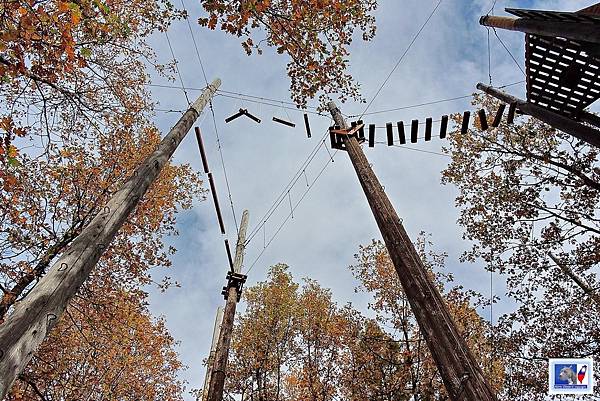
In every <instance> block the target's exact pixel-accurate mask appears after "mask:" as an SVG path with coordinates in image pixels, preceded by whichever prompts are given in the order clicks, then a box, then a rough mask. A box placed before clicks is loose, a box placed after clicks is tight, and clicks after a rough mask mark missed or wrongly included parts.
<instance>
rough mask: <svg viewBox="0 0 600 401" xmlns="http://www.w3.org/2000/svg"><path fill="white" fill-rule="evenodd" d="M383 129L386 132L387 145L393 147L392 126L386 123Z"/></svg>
mask: <svg viewBox="0 0 600 401" xmlns="http://www.w3.org/2000/svg"><path fill="white" fill-rule="evenodd" d="M385 129H386V131H387V144H388V146H393V145H394V126H393V125H392V123H387V124H386V125H385Z"/></svg>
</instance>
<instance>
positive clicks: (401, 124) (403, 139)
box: [397, 121, 406, 145]
mask: <svg viewBox="0 0 600 401" xmlns="http://www.w3.org/2000/svg"><path fill="white" fill-rule="evenodd" d="M397 125H398V138H399V139H400V145H405V144H406V135H405V134H404V121H398V124H397Z"/></svg>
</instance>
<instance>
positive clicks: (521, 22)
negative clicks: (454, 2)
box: [479, 15, 600, 43]
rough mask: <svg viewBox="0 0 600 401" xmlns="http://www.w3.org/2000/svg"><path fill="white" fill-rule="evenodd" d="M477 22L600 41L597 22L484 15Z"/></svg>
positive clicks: (513, 29)
mask: <svg viewBox="0 0 600 401" xmlns="http://www.w3.org/2000/svg"><path fill="white" fill-rule="evenodd" d="M479 24H481V25H483V26H489V27H494V28H500V29H508V30H510V31H520V32H525V33H532V34H535V35H540V36H550V37H557V36H558V37H561V38H567V39H572V40H577V41H583V42H593V43H600V29H598V24H597V23H582V22H562V21H540V20H533V19H527V18H514V17H498V16H495V15H484V16H483V17H481V18H480V19H479Z"/></svg>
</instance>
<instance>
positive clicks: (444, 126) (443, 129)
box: [440, 116, 448, 139]
mask: <svg viewBox="0 0 600 401" xmlns="http://www.w3.org/2000/svg"><path fill="white" fill-rule="evenodd" d="M447 131H448V116H442V122H441V123H440V139H444V138H446V132H447Z"/></svg>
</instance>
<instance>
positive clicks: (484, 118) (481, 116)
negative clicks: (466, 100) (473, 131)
mask: <svg viewBox="0 0 600 401" xmlns="http://www.w3.org/2000/svg"><path fill="white" fill-rule="evenodd" d="M477 114H478V115H479V125H480V126H481V130H482V131H487V130H488V128H489V126H488V122H487V115H486V114H485V109H480V110H479V112H478V113H477Z"/></svg>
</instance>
